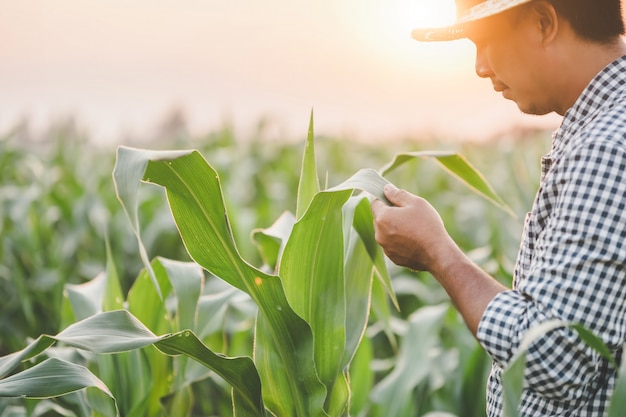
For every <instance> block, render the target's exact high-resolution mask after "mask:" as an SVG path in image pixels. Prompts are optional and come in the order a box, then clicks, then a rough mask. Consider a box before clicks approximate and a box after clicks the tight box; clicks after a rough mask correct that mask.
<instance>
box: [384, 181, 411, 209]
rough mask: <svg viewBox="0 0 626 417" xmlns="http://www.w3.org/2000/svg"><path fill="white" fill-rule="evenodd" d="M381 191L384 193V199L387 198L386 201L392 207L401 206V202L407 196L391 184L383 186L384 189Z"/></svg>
mask: <svg viewBox="0 0 626 417" xmlns="http://www.w3.org/2000/svg"><path fill="white" fill-rule="evenodd" d="M383 191H384V192H385V197H387V200H389V202H390V203H391V204H393V205H394V206H402V205H403V204H402V202H403V201H404V200H405V198H406V196H407V192H406V191H404V190H401V189H400V188H398V187H396V186H395V185H393V184H391V183H389V184H385V188H384V189H383Z"/></svg>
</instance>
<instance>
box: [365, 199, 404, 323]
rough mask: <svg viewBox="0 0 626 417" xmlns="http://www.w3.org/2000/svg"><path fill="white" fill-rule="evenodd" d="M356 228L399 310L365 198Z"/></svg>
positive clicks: (372, 217)
mask: <svg viewBox="0 0 626 417" xmlns="http://www.w3.org/2000/svg"><path fill="white" fill-rule="evenodd" d="M354 229H355V230H356V231H357V233H358V234H359V237H360V238H361V240H362V241H363V244H364V245H365V248H366V250H367V253H368V255H369V257H370V259H371V260H372V262H373V264H374V271H375V273H376V276H377V277H378V279H379V280H380V282H381V284H382V285H383V287H385V290H386V292H387V294H388V295H389V297H390V298H391V301H392V302H393V305H394V307H395V308H396V310H398V311H399V310H400V305H399V304H398V299H397V298H396V294H395V292H394V290H393V286H392V284H391V277H390V276H389V271H388V270H387V265H386V263H385V254H384V252H383V249H382V248H381V247H380V245H379V244H378V243H377V242H376V238H375V236H374V216H373V215H372V210H371V208H370V205H369V201H368V202H366V201H365V200H362V201H361V204H359V205H358V206H357V207H356V210H355V214H354Z"/></svg>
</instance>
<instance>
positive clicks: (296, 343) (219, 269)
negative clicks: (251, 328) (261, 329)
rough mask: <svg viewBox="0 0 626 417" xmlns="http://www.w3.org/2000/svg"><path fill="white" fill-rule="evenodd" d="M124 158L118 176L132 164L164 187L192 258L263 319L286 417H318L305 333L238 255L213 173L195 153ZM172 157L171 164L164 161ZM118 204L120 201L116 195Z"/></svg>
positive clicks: (275, 288)
mask: <svg viewBox="0 0 626 417" xmlns="http://www.w3.org/2000/svg"><path fill="white" fill-rule="evenodd" d="M129 153H132V154H133V156H132V157H125V158H124V160H123V161H122V162H120V161H118V163H117V164H116V168H117V167H120V169H119V172H131V173H134V172H136V171H137V168H130V167H125V166H124V165H125V164H133V165H138V166H140V167H141V168H142V169H145V173H144V176H143V180H144V181H148V182H153V183H155V184H158V185H161V186H163V187H164V188H166V191H167V199H168V202H169V204H170V208H171V211H172V214H173V216H174V220H175V221H176V224H177V226H178V229H179V232H180V235H181V237H182V239H183V243H184V244H185V247H186V248H187V251H188V252H189V254H190V256H191V257H192V259H193V260H194V261H196V262H197V263H198V264H200V266H202V267H203V268H205V269H206V270H208V271H209V272H211V273H212V274H214V275H216V276H218V277H220V278H221V279H223V280H225V281H226V282H228V283H230V284H231V285H233V286H235V287H237V288H239V289H241V290H242V291H244V292H246V293H248V294H249V295H250V296H251V297H252V299H253V300H254V301H255V302H256V303H257V305H258V306H259V310H260V312H261V314H263V315H264V316H265V318H266V319H267V322H268V330H269V332H270V339H271V341H272V343H271V344H270V345H269V346H268V347H267V348H268V349H276V350H277V352H278V356H279V357H280V358H281V361H282V362H283V363H284V364H285V367H284V370H285V372H286V373H287V378H286V381H288V385H287V386H286V387H284V390H283V391H282V396H281V401H285V398H289V401H293V413H292V415H295V416H309V415H310V416H315V415H319V413H323V411H322V410H323V403H324V398H325V389H324V386H323V385H322V384H321V383H320V381H319V378H318V377H317V373H316V370H315V366H314V362H313V337H312V333H311V329H310V327H309V326H308V324H307V323H306V322H305V321H304V320H302V318H300V317H299V316H298V315H297V314H295V313H294V311H293V310H292V308H291V306H290V305H289V303H288V302H287V298H286V296H285V293H284V290H283V287H282V283H281V280H280V278H278V277H277V276H272V275H268V274H266V273H264V272H262V271H260V270H258V269H256V268H254V267H252V266H251V265H250V264H248V263H247V262H246V261H244V260H243V259H242V258H241V256H240V255H239V253H238V251H237V248H236V245H235V242H234V239H233V235H232V232H231V229H230V226H229V223H228V217H227V215H226V211H225V206H224V202H223V197H222V192H221V188H220V183H219V177H218V175H217V173H216V172H215V170H213V168H212V167H211V166H210V165H209V164H208V163H207V162H206V161H205V160H204V158H203V157H202V156H201V155H200V154H199V153H198V152H196V151H191V152H182V153H174V154H172V153H169V152H164V153H155V152H145V151H141V150H137V149H131V148H125V150H124V151H118V155H126V154H129ZM172 155H173V156H174V159H168V158H170V157H171V156H172ZM117 178H118V180H117V182H118V184H122V183H125V182H127V181H135V180H137V175H135V176H131V177H129V178H126V177H124V176H123V175H118V177H117ZM128 188H130V189H134V188H135V187H132V186H128ZM120 199H123V196H121V195H120ZM131 203H133V202H132V201H130V202H128V201H127V202H125V205H126V206H127V207H131V210H130V211H131V212H134V211H136V207H132V206H131V205H130V204H131ZM135 203H136V201H135ZM153 275H154V274H153ZM286 393H290V394H286Z"/></svg>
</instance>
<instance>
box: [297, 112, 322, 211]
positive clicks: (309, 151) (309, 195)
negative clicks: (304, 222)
mask: <svg viewBox="0 0 626 417" xmlns="http://www.w3.org/2000/svg"><path fill="white" fill-rule="evenodd" d="M314 137H315V135H314V133H313V110H311V119H310V121H309V131H308V134H307V138H306V143H305V148H304V155H303V157H302V171H301V173H300V182H299V183H298V197H297V200H298V201H297V205H296V218H297V219H300V218H301V217H302V215H303V214H304V212H305V211H306V210H307V207H309V204H310V203H311V201H312V200H313V197H315V195H316V194H317V193H318V192H319V191H320V183H319V178H318V176H317V164H316V162H315V141H314Z"/></svg>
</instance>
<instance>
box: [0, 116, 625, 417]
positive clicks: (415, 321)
mask: <svg viewBox="0 0 626 417" xmlns="http://www.w3.org/2000/svg"><path fill="white" fill-rule="evenodd" d="M44 136H45V137H44V138H43V139H34V138H32V137H31V135H29V133H28V129H26V128H25V127H19V128H16V129H14V130H13V131H10V132H6V133H5V134H4V135H3V136H2V137H1V138H0V178H1V179H2V180H1V182H0V291H1V293H2V295H3V300H4V301H3V303H1V304H0V309H1V310H2V314H1V316H0V317H1V318H0V417H8V416H33V417H35V416H81V417H82V416H115V415H120V416H137V417H139V416H142V417H143V416H145V417H151V416H155V417H156V416H194V417H195V416H231V415H236V416H272V415H274V416H299V417H309V416H330V417H334V416H348V415H349V416H356V417H378V416H381V417H382V416H389V417H418V416H419V417H421V416H428V417H473V416H478V415H484V409H485V399H484V397H485V380H486V375H487V372H488V370H489V367H490V361H489V358H488V357H487V355H486V354H485V353H484V351H482V349H481V348H480V347H479V345H478V344H477V342H476V341H475V340H474V338H473V337H472V335H471V334H470V332H469V331H468V330H467V329H466V328H465V326H464V324H463V322H462V319H461V318H460V316H459V315H458V314H457V313H456V311H455V310H454V308H453V306H452V305H451V303H450V301H449V299H448V297H447V295H446V294H445V292H444V291H443V290H442V289H441V288H440V287H439V285H438V284H437V283H436V282H434V280H433V279H432V278H431V277H430V276H429V275H428V274H425V273H419V272H414V271H409V270H406V269H402V268H398V267H396V266H394V265H391V264H389V263H388V262H387V261H386V260H385V259H384V257H383V255H382V253H381V252H380V249H379V248H377V247H376V245H374V244H372V241H373V231H372V229H371V213H370V212H369V206H368V203H369V200H368V199H369V198H371V197H369V196H370V195H376V193H377V190H379V188H378V187H379V186H380V185H381V184H382V183H384V182H385V181H391V182H393V183H394V184H396V185H397V186H399V187H402V188H406V189H407V190H409V191H411V192H413V193H416V194H419V195H421V196H423V197H425V198H426V199H428V200H429V201H431V202H432V204H433V205H434V206H435V207H436V208H437V209H438V210H439V211H440V213H441V215H442V217H443V219H444V222H445V223H446V225H447V227H448V230H449V232H450V234H451V235H452V236H453V237H454V238H455V240H456V241H457V242H458V243H459V245H460V246H461V247H462V248H463V249H464V250H465V251H466V252H467V253H469V254H470V256H471V257H472V259H474V260H475V261H476V262H477V263H478V264H479V265H480V266H481V267H483V268H484V269H485V270H486V271H487V272H489V273H490V274H492V275H493V276H495V277H496V278H497V279H499V280H501V281H502V282H504V283H506V284H508V283H510V281H511V273H512V270H513V264H514V261H515V256H516V252H517V245H518V243H519V235H520V233H521V227H522V219H523V215H524V213H525V212H527V211H529V210H530V206H531V204H532V199H533V197H534V193H535V190H536V187H537V185H538V181H539V160H540V157H541V155H543V154H544V153H546V152H547V151H548V149H549V145H550V144H549V140H550V139H549V138H550V134H549V132H519V135H518V137H510V138H503V139H502V140H500V141H497V142H493V143H486V144H459V143H450V142H446V141H443V140H441V141H434V140H430V141H418V140H398V141H397V142H394V143H392V144H390V143H384V144H364V143H357V142H354V141H350V140H348V139H339V138H328V137H317V136H315V134H314V133H313V123H312V119H311V122H310V125H309V131H308V134H307V130H306V125H304V126H303V135H302V138H301V139H298V140H286V141H277V140H269V139H268V138H266V137H264V135H263V131H262V130H259V132H257V135H255V136H254V137H252V138H246V139H245V140H242V139H241V138H236V137H235V135H234V134H233V130H232V129H230V128H229V127H228V126H225V127H224V128H222V129H220V130H218V131H215V132H211V133H209V134H206V135H203V136H198V137H192V136H189V135H176V136H175V137H174V136H173V137H169V138H168V137H167V135H162V136H163V138H161V139H159V140H155V141H153V142H150V143H147V144H146V143H141V144H137V143H129V144H126V145H131V146H130V147H127V146H122V147H116V146H103V145H98V144H94V143H92V142H90V141H89V138H88V137H86V135H84V134H82V133H81V132H79V131H77V129H75V128H73V126H72V125H71V124H67V125H60V126H56V127H53V128H51V129H50V130H49V132H48V133H47V134H46V135H44ZM138 148H149V150H147V149H144V150H142V149H138ZM397 155H403V157H402V158H400V159H398V158H397ZM456 155H462V156H463V159H462V160H461V159H459V158H458V157H457V156H456ZM394 158H396V159H394ZM450 158H452V159H450ZM390 161H396V163H395V164H393V163H391V164H390ZM398 161H401V162H398ZM446 161H448V162H446ZM450 161H452V162H450ZM459 161H460V162H459ZM463 161H469V163H470V164H471V165H473V166H474V167H475V168H476V170H477V171H479V172H480V173H482V175H483V176H484V179H486V182H484V183H483V182H482V179H481V178H478V179H474V180H473V181H470V182H469V184H468V183H467V182H465V183H464V182H463V181H458V179H459V178H455V176H454V175H450V173H453V174H454V173H455V172H454V170H455V167H459V166H460V167H461V168H466V166H465V165H462V164H464V163H465V162H463ZM459 164H461V165H459ZM384 167H387V168H386V169H385V168H384ZM442 167H443V168H444V169H442ZM392 168H393V169H392ZM464 172H465V171H464ZM355 173H356V174H355ZM381 174H382V176H381ZM383 177H384V178H383ZM487 183H489V184H490V187H488V184H487ZM468 185H470V186H469V187H468ZM472 191H477V192H472ZM490 193H492V194H490ZM483 197H487V198H483ZM499 198H501V200H498V199H499ZM489 200H492V201H489ZM494 201H495V202H496V204H493V202H494ZM503 207H504V208H505V209H504V210H503ZM580 331H581V332H584V329H580ZM588 340H589V341H590V342H589V343H591V344H594V343H596V341H594V340H593V336H592V335H589V338H588ZM594 346H595V347H597V349H598V350H601V349H602V346H600V345H599V344H597V343H596V344H595V345H594ZM522 365H523V364H522ZM513 371H515V369H513ZM515 382H516V381H513V384H512V385H511V386H512V387H513V388H512V389H513V390H515V389H516V388H515V387H516V384H515ZM520 389H521V388H520ZM615 403H616V404H615V405H613V409H612V412H614V413H615V414H614V415H620V414H619V410H624V408H623V405H621V404H619V402H618V401H615ZM619 407H622V408H619ZM615 410H617V411H615ZM508 412H509V413H511V414H508V415H510V416H514V415H515V414H514V410H513V411H512V410H511V408H510V407H509V411H508Z"/></svg>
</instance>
